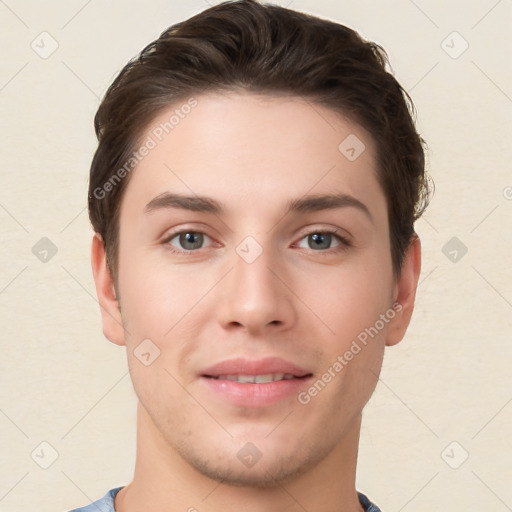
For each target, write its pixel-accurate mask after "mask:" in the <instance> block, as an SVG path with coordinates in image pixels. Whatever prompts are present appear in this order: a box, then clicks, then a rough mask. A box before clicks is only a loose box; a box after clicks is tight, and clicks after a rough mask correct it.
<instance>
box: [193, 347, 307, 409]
mask: <svg viewBox="0 0 512 512" xmlns="http://www.w3.org/2000/svg"><path fill="white" fill-rule="evenodd" d="M199 377H200V382H201V383H202V385H204V386H205V388H206V390H207V392H208V393H210V396H212V397H214V399H215V400H221V401H222V402H224V403H227V404H231V405H234V406H237V407H244V408H247V407H252V408H257V407H264V406H269V405H272V404H276V403H283V402H284V401H286V400H288V401H291V400H294V399H295V397H296V396H297V395H298V393H299V392H300V391H301V390H302V389H305V388H306V387H307V386H309V385H310V382H311V380H312V378H313V373H312V372H309V371H307V370H305V369H304V368H301V367H300V366H298V365H296V364H294V363H291V362H290V361H286V360H284V359H281V358H275V357H267V358H264V359H260V360H248V359H243V358H235V359H229V360H226V361H222V362H220V363H217V364H215V365H213V366H211V367H210V368H207V369H205V370H204V371H203V372H201V373H200V374H199Z"/></svg>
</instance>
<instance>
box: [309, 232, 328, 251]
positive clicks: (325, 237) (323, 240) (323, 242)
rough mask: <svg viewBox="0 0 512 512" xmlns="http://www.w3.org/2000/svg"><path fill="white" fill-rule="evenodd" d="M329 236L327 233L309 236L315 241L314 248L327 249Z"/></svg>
mask: <svg viewBox="0 0 512 512" xmlns="http://www.w3.org/2000/svg"><path fill="white" fill-rule="evenodd" d="M330 236H331V235H330V234H328V233H315V234H314V235H311V238H313V240H314V241H315V244H316V247H322V248H328V247H329V240H330ZM326 240H327V243H326ZM317 242H319V243H317Z"/></svg>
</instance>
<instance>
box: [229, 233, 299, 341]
mask: <svg viewBox="0 0 512 512" xmlns="http://www.w3.org/2000/svg"><path fill="white" fill-rule="evenodd" d="M259 238H260V240H261V243H260V240H257V239H256V236H250V235H249V236H247V237H246V238H244V239H243V240H242V241H241V242H240V243H239V244H238V245H237V246H236V247H235V251H234V254H233V258H232V271H231V272H230V273H229V277H228V279H227V282H226V283H225V286H224V287H223V293H222V295H223V297H222V307H221V308H220V310H221V317H222V321H223V323H225V324H229V323H236V324H241V325H243V326H244V327H245V328H246V329H248V330H250V331H253V332H256V331H258V330H261V329H264V328H268V327H266V326H269V325H275V324H279V325H286V324H289V323H290V322H292V321H293V314H294V313H293V305H292V303H291V302H290V297H289V296H288V294H289V292H288V291H287V287H286V286H285V285H284V284H283V282H282V281H281V279H283V278H281V279H280V278H278V277H277V276H276V274H277V275H279V274H280V272H281V270H280V269H282V268H283V266H282V265H281V263H282V262H281V261H280V257H279V254H278V252H277V251H276V250H275V249H273V248H272V244H271V243H270V237H265V236H263V235H262V236H261V237H259ZM283 280H284V279H283Z"/></svg>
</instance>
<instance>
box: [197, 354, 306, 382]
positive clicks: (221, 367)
mask: <svg viewBox="0 0 512 512" xmlns="http://www.w3.org/2000/svg"><path fill="white" fill-rule="evenodd" d="M269 373H290V374H292V375H294V376H295V377H304V376H305V375H309V374H310V373H311V372H308V371H307V370H305V369H304V368H301V367H300V366H298V365H296V364H294V363H291V362H290V361H286V360H285V359H281V358H280V357H265V358H263V359H257V360H250V359H244V358H241V357H238V358H234V359H227V360H226V361H221V362H220V363H217V364H214V365H213V366H210V367H209V368H206V369H205V370H203V371H202V372H201V375H204V376H209V377H218V376H219V375H266V374H269Z"/></svg>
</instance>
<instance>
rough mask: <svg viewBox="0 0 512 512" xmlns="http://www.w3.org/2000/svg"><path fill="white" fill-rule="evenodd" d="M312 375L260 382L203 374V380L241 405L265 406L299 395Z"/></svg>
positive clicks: (224, 396) (228, 399)
mask: <svg viewBox="0 0 512 512" xmlns="http://www.w3.org/2000/svg"><path fill="white" fill-rule="evenodd" d="M311 379H312V376H309V377H303V378H300V379H299V378H297V379H287V380H277V381H274V382H264V383H260V384H254V383H250V382H248V383H246V382H237V381H234V380H225V379H222V380H221V379H214V378H211V377H204V376H201V379H200V380H201V381H202V382H203V383H204V384H205V385H206V386H208V388H209V389H210V390H211V391H213V392H214V393H215V394H216V395H218V396H220V397H221V398H223V399H224V400H226V401H227V402H229V403H231V404H233V405H237V406H240V407H263V406H266V405H272V404H275V403H277V402H280V401H282V400H285V399H287V398H289V397H290V396H295V397H296V396H297V395H298V394H299V392H300V391H301V390H304V389H306V388H307V387H308V386H309V382H310V380H311Z"/></svg>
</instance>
